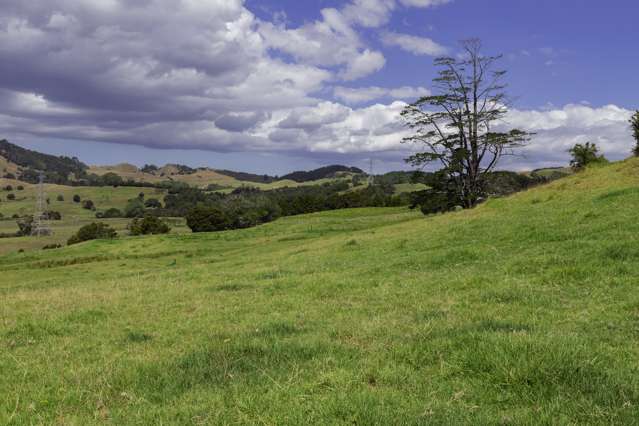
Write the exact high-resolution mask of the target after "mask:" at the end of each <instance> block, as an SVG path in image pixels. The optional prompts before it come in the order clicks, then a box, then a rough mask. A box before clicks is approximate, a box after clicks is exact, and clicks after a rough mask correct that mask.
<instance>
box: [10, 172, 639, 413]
mask: <svg viewBox="0 0 639 426" xmlns="http://www.w3.org/2000/svg"><path fill="white" fill-rule="evenodd" d="M638 188H639V160H638V159H632V160H628V161H625V162H621V163H614V164H611V165H608V166H605V167H598V168H593V169H588V170H586V171H584V172H582V173H578V174H575V175H573V176H570V177H566V178H564V179H561V180H558V181H555V182H553V183H551V184H548V185H545V186H543V187H538V188H535V189H532V190H529V191H526V192H521V193H518V194H515V195H513V196H510V197H507V198H499V199H492V200H489V201H488V202H486V203H485V204H482V205H481V206H479V207H478V208H476V209H474V210H467V211H462V212H457V213H449V214H444V215H435V216H429V217H424V216H422V215H420V214H418V213H416V212H412V211H409V210H407V209H395V208H391V209H355V210H340V211H333V212H326V213H321V214H313V215H306V216H294V217H288V218H284V219H281V220H278V221H276V222H273V223H270V224H267V225H264V226H260V227H257V228H252V229H247V230H240V231H229V232H221V233H212V234H197V235H196V234H189V235H166V236H153V237H145V238H122V239H119V240H114V241H93V242H89V243H84V244H80V245H77V246H72V247H68V248H64V249H58V250H50V251H46V252H30V253H21V254H18V253H13V254H10V255H6V256H2V257H0V270H2V280H1V281H0V293H1V294H2V297H3V304H2V322H0V344H1V345H2V347H3V350H2V351H0V366H1V367H2V372H3V373H2V375H0V423H2V424H6V423H13V424H29V423H31V422H33V420H34V419H37V421H38V422H41V423H55V422H57V423H65V424H97V423H105V422H111V423H115V424H122V423H136V424H160V423H163V424H176V423H200V424H204V423H209V424H230V423H243V424H249V423H250V424H255V423H263V424H317V423H330V424H380V425H381V424H637V423H639V410H638V409H637V407H639V371H638V367H637V366H638V365H639V341H638V340H637V333H638V330H639V292H637V288H636V287H637V277H638V276H639V262H637V260H638V259H639V245H638V244H637V235H639V221H637V220H636V216H637V215H636V212H637V210H638V209H639V189H638Z"/></svg>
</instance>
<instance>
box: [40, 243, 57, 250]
mask: <svg viewBox="0 0 639 426" xmlns="http://www.w3.org/2000/svg"><path fill="white" fill-rule="evenodd" d="M61 247H62V245H61V244H47V245H46V246H44V247H42V250H52V249H59V248H61Z"/></svg>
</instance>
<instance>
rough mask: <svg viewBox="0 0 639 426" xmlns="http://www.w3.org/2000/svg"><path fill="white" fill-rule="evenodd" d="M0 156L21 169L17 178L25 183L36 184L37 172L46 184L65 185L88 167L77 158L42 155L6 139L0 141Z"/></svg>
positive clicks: (81, 174) (82, 173)
mask: <svg viewBox="0 0 639 426" xmlns="http://www.w3.org/2000/svg"><path fill="white" fill-rule="evenodd" d="M0 156H2V157H4V158H5V159H6V160H7V161H9V162H11V163H14V164H16V165H17V166H19V168H20V169H21V171H20V176H19V178H20V179H21V180H24V181H26V182H36V181H37V179H38V172H37V170H42V171H44V173H45V176H46V180H47V182H50V183H67V182H68V181H69V179H71V178H72V176H74V177H75V178H78V177H80V176H83V175H84V174H85V173H86V170H87V168H88V166H87V165H86V164H84V163H82V162H81V161H80V160H78V159H77V158H75V157H73V158H69V157H64V156H60V157H57V156H55V155H49V154H43V153H41V152H37V151H32V150H30V149H26V148H22V147H20V146H18V145H14V144H12V143H10V142H9V141H7V140H6V139H3V140H0Z"/></svg>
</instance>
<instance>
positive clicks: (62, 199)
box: [56, 194, 64, 201]
mask: <svg viewBox="0 0 639 426" xmlns="http://www.w3.org/2000/svg"><path fill="white" fill-rule="evenodd" d="M56 199H57V200H58V201H64V195H62V194H60V195H58V197H57V198H56Z"/></svg>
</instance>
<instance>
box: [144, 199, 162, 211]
mask: <svg viewBox="0 0 639 426" xmlns="http://www.w3.org/2000/svg"><path fill="white" fill-rule="evenodd" d="M144 206H145V207H147V208H150V209H159V208H162V203H161V202H160V200H158V199H157V198H149V199H148V200H146V201H145V202H144Z"/></svg>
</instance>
